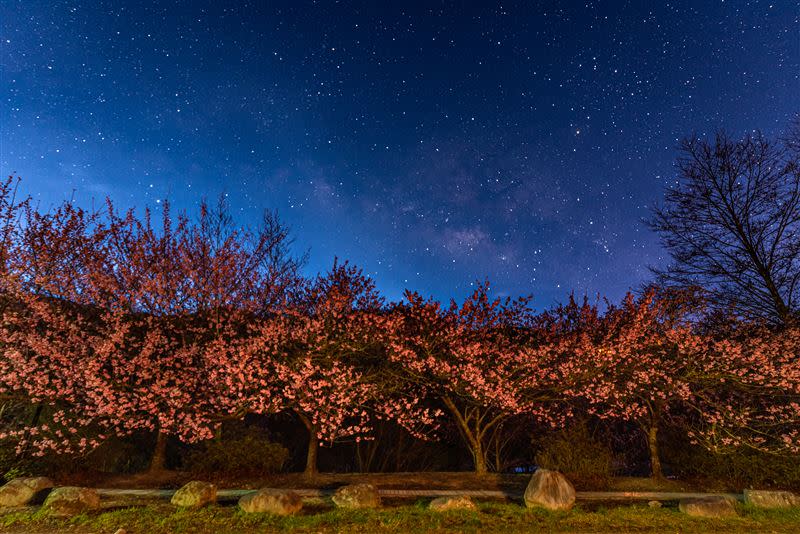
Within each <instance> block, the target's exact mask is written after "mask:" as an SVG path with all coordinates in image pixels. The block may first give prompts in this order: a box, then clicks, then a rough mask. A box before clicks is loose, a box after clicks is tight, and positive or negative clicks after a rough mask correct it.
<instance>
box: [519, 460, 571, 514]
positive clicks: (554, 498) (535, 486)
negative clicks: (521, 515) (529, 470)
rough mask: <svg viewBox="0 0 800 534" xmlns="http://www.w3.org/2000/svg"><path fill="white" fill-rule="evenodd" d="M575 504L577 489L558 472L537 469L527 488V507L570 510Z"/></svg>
mask: <svg viewBox="0 0 800 534" xmlns="http://www.w3.org/2000/svg"><path fill="white" fill-rule="evenodd" d="M573 504H575V488H574V487H573V486H572V484H571V483H570V481H569V480H567V478H566V477H565V476H564V475H562V474H561V473H559V472H558V471H551V470H549V469H537V470H536V472H535V473H534V474H533V476H532V477H531V481H530V482H528V487H527V488H525V506H527V507H528V508H533V507H537V506H541V507H543V508H547V509H548V510H570V509H571V508H572V505H573Z"/></svg>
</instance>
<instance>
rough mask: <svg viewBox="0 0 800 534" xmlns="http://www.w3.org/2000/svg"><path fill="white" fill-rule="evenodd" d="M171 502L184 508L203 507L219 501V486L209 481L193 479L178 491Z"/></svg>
mask: <svg viewBox="0 0 800 534" xmlns="http://www.w3.org/2000/svg"><path fill="white" fill-rule="evenodd" d="M170 502H171V503H172V504H174V505H175V506H180V507H182V508H201V507H203V506H205V505H207V504H213V503H215V502H217V487H216V486H215V485H214V484H210V483H208V482H202V481H200V480H192V481H191V482H189V483H188V484H186V485H185V486H183V487H182V488H181V489H179V490H178V491H176V492H175V494H174V495H173V496H172V500H171V501H170Z"/></svg>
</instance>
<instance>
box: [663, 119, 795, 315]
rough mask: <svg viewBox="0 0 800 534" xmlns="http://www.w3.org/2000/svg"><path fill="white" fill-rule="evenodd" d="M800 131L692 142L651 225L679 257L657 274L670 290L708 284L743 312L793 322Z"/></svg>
mask: <svg viewBox="0 0 800 534" xmlns="http://www.w3.org/2000/svg"><path fill="white" fill-rule="evenodd" d="M799 142H800V129H798V128H797V127H794V128H792V129H790V133H789V135H788V136H787V137H786V138H785V139H782V140H781V141H779V142H772V141H770V140H768V139H766V138H765V137H764V136H762V135H761V134H756V135H748V136H746V137H745V138H743V139H741V140H733V139H731V138H730V137H728V136H727V135H726V134H724V133H719V134H717V136H716V138H715V140H714V142H713V143H712V142H710V141H707V140H704V139H699V138H697V137H692V138H689V139H686V140H684V141H683V142H682V143H681V145H680V156H679V158H678V161H677V168H678V179H677V182H676V184H675V185H674V186H672V187H670V188H669V189H668V190H667V192H666V194H665V199H664V203H663V205H661V206H657V207H656V208H655V209H654V213H653V217H652V218H651V219H650V220H649V221H648V222H649V225H650V227H651V228H653V229H654V230H655V231H656V232H658V233H659V234H660V236H661V241H662V243H663V245H664V246H665V248H666V249H667V251H668V252H669V253H670V255H671V256H672V263H671V264H670V265H669V266H668V267H666V268H664V269H657V268H654V269H653V270H654V271H655V272H656V274H657V275H658V276H659V279H660V280H659V281H660V282H662V283H664V284H667V285H676V286H684V287H698V286H699V287H702V288H704V289H705V290H706V291H707V292H708V296H709V297H710V302H711V303H712V304H713V305H715V306H716V307H718V308H724V309H726V310H728V311H732V312H734V313H736V314H738V315H741V316H744V317H748V318H753V319H762V320H766V321H768V322H770V323H773V324H786V323H788V322H790V321H792V320H793V318H795V317H796V316H797V312H798V291H800V288H798V280H799V279H800V261H798V260H799V259H798V252H799V251H800V165H799V163H800V151H798V146H800V143H799Z"/></svg>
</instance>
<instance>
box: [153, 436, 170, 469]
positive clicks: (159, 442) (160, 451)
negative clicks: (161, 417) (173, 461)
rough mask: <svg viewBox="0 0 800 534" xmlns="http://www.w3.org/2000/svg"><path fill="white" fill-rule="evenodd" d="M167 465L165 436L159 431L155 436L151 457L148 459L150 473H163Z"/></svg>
mask: <svg viewBox="0 0 800 534" xmlns="http://www.w3.org/2000/svg"><path fill="white" fill-rule="evenodd" d="M166 465H167V435H166V434H164V433H163V432H161V431H160V430H159V431H158V433H157V434H156V445H155V448H154V449H153V456H152V458H151V459H150V468H149V471H150V472H151V473H158V472H161V471H164V470H165V468H166Z"/></svg>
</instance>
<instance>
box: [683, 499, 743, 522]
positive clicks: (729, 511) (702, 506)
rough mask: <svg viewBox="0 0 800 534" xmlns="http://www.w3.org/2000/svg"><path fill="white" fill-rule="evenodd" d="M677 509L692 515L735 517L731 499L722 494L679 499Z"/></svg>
mask: <svg viewBox="0 0 800 534" xmlns="http://www.w3.org/2000/svg"><path fill="white" fill-rule="evenodd" d="M678 509H679V510H680V511H681V512H683V513H685V514H686V515H690V516H693V517H715V518H716V517H736V515H737V514H736V508H735V507H734V505H733V499H730V498H728V497H723V496H722V495H711V496H709V497H698V498H693V499H681V500H680V502H679V503H678Z"/></svg>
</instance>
